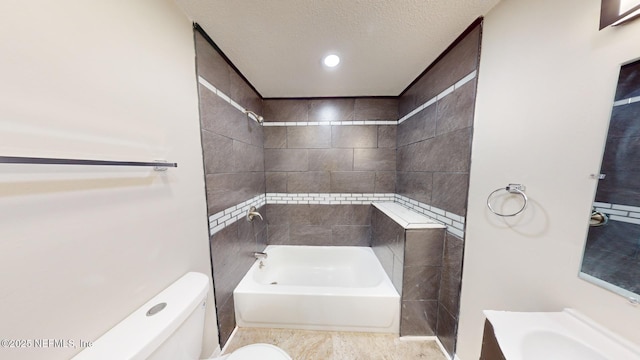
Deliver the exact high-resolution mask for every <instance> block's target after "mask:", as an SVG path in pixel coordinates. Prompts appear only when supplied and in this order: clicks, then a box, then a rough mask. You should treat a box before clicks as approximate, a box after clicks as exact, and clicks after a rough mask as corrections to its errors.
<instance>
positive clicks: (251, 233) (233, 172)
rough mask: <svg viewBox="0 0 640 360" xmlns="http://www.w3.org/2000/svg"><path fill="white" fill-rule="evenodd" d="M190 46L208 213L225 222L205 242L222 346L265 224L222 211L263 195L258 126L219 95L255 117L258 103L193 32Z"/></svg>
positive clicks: (263, 236) (262, 240)
mask: <svg viewBox="0 0 640 360" xmlns="http://www.w3.org/2000/svg"><path fill="white" fill-rule="evenodd" d="M195 43H196V62H197V71H198V76H199V77H200V79H201V80H200V85H199V87H198V92H199V97H200V120H201V124H200V125H201V135H202V147H203V155H204V168H205V175H206V188H207V207H208V215H209V216H210V217H213V216H216V214H223V215H225V216H223V217H221V219H228V220H226V223H225V226H226V227H224V228H223V229H221V231H219V232H216V233H215V234H213V235H212V236H211V239H210V242H211V261H212V266H213V281H214V293H215V297H216V313H217V317H218V327H219V334H220V344H224V343H225V342H226V341H227V339H228V338H229V335H230V334H231V332H232V331H233V329H234V327H235V316H234V306H233V297H232V294H233V289H234V288H235V287H236V286H237V285H238V283H239V282H240V280H241V278H242V276H244V274H245V273H246V272H247V271H248V270H249V268H250V267H251V265H252V264H253V262H254V260H255V259H254V257H253V252H255V251H261V250H263V249H264V247H265V246H266V243H267V230H266V222H263V221H260V220H256V221H253V222H247V221H245V220H244V219H243V218H241V219H240V220H238V221H235V218H231V216H230V215H231V214H234V215H235V212H230V213H229V214H226V213H225V212H224V211H225V210H227V211H229V210H230V209H231V210H234V211H235V210H236V209H235V207H236V205H238V204H241V203H243V202H245V201H247V200H250V199H253V198H255V197H256V196H259V195H264V192H265V187H264V183H265V182H264V149H263V139H264V135H263V128H262V127H261V126H260V125H258V123H256V122H255V121H253V120H250V119H248V118H247V116H246V115H245V114H244V113H242V112H241V111H240V110H238V109H237V108H236V107H234V106H233V105H232V104H231V103H230V102H229V101H227V100H226V98H225V97H224V95H227V96H228V97H229V98H230V99H232V100H233V101H235V102H236V103H237V104H239V105H241V106H242V107H244V108H248V109H250V110H252V111H255V112H257V113H260V112H261V111H262V107H261V105H262V99H261V98H260V97H259V96H258V94H256V93H255V92H254V91H253V90H252V89H251V87H250V86H249V85H247V83H246V82H245V81H244V80H243V79H242V78H241V77H240V76H239V75H238V74H237V73H236V72H235V71H234V70H233V69H232V68H231V67H230V66H229V65H228V64H227V62H226V61H225V60H224V59H223V58H222V57H221V56H220V54H219V53H218V52H217V51H216V50H215V49H214V48H213V46H212V45H211V44H210V43H209V42H208V41H207V40H206V38H205V37H204V36H202V35H201V34H200V33H198V32H195ZM203 79H204V81H203ZM205 81H206V82H205ZM203 84H206V85H207V86H205V85H203ZM212 86H213V87H215V88H212ZM223 94H224V95H223ZM221 212H222V213H221ZM227 215H228V216H227ZM238 215H244V214H238Z"/></svg>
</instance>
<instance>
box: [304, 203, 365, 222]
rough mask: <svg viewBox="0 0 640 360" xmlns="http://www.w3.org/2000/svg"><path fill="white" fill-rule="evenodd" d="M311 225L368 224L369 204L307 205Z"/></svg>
mask: <svg viewBox="0 0 640 360" xmlns="http://www.w3.org/2000/svg"><path fill="white" fill-rule="evenodd" d="M309 214H310V217H309V220H310V224H311V225H325V226H334V225H367V226H368V225H369V224H371V205H309Z"/></svg>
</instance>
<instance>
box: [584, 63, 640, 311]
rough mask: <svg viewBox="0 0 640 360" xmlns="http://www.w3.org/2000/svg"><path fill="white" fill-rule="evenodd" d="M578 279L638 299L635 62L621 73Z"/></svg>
mask: <svg viewBox="0 0 640 360" xmlns="http://www.w3.org/2000/svg"><path fill="white" fill-rule="evenodd" d="M600 173H601V174H600V176H599V180H598V189H597V191H596V196H595V201H594V209H593V212H592V214H591V219H590V224H589V225H590V226H589V233H588V235H587V241H586V244H585V249H584V255H583V258H582V268H581V272H580V277H581V278H584V279H586V280H589V281H592V282H594V283H597V284H599V285H602V286H603V287H605V288H607V289H609V290H612V291H615V292H617V293H619V294H622V295H624V296H627V297H630V298H632V299H635V301H637V299H638V298H639V297H640V296H639V295H638V294H640V60H638V61H635V62H632V63H629V64H627V65H623V66H622V67H621V68H620V76H619V78H618V86H617V88H616V97H615V102H614V104H613V110H612V112H611V120H610V122H609V132H608V134H607V142H606V145H605V150H604V155H603V157H602V165H601V167H600Z"/></svg>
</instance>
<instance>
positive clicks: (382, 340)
mask: <svg viewBox="0 0 640 360" xmlns="http://www.w3.org/2000/svg"><path fill="white" fill-rule="evenodd" d="M254 343H267V344H273V345H276V346H279V347H280V348H282V349H283V350H284V351H286V352H287V353H289V355H291V357H292V358H293V359H294V360H416V359H422V360H447V358H446V357H445V356H444V355H443V354H442V351H440V348H439V346H438V344H436V342H435V341H432V340H414V339H411V340H408V339H403V340H401V339H399V338H398V337H397V336H395V335H390V334H374V333H353V332H335V331H307V330H291V329H255V328H239V329H237V330H236V333H235V334H234V335H233V337H232V338H231V339H229V342H228V344H227V347H226V349H225V352H224V353H225V354H229V353H231V352H233V351H234V350H236V349H238V348H239V347H241V346H245V345H249V344H254Z"/></svg>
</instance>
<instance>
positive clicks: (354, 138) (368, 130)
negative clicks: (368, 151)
mask: <svg viewBox="0 0 640 360" xmlns="http://www.w3.org/2000/svg"><path fill="white" fill-rule="evenodd" d="M331 146H332V147H334V148H356V149H361V148H375V147H378V130H377V127H376V126H371V125H360V126H332V127H331Z"/></svg>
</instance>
